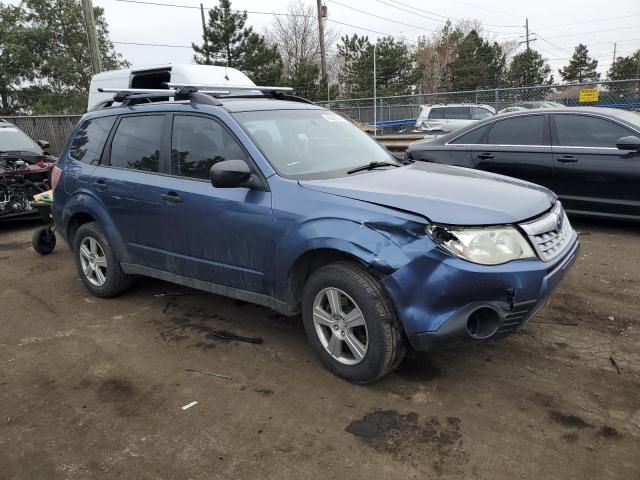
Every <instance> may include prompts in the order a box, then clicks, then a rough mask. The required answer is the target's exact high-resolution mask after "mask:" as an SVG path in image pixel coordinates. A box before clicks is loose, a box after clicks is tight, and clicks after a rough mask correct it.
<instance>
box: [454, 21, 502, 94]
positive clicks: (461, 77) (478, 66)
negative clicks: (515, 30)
mask: <svg viewBox="0 0 640 480" xmlns="http://www.w3.org/2000/svg"><path fill="white" fill-rule="evenodd" d="M505 64H506V57H505V55H504V53H503V52H502V48H501V47H500V45H498V43H496V42H493V43H489V42H488V41H486V40H483V39H482V37H480V35H478V32H476V31H475V30H472V31H470V32H469V33H468V34H467V35H466V36H465V37H464V38H463V39H462V40H460V42H459V43H458V47H457V58H456V59H455V60H454V61H453V62H451V64H450V66H449V71H450V76H451V83H452V86H453V89H454V90H474V89H477V88H496V87H499V86H500V85H501V83H502V78H503V75H504V69H505Z"/></svg>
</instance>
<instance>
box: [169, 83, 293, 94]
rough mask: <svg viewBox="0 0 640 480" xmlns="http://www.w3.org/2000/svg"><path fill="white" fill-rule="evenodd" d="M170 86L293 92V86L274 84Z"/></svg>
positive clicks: (200, 89) (199, 89)
mask: <svg viewBox="0 0 640 480" xmlns="http://www.w3.org/2000/svg"><path fill="white" fill-rule="evenodd" d="M166 85H167V87H169V88H186V87H190V88H197V89H198V91H202V90H204V89H214V90H222V89H227V90H229V89H231V90H246V91H251V90H257V91H259V92H293V87H274V86H263V85H206V84H201V83H173V82H168V83H166Z"/></svg>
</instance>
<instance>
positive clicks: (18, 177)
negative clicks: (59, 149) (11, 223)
mask: <svg viewBox="0 0 640 480" xmlns="http://www.w3.org/2000/svg"><path fill="white" fill-rule="evenodd" d="M48 148H49V143H48V142H46V141H44V140H39V141H38V142H34V141H33V140H32V139H31V138H30V137H29V136H28V135H27V134H26V133H24V132H23V131H22V130H20V129H19V128H18V127H16V126H15V125H13V124H12V123H9V122H7V121H5V120H0V220H6V219H9V218H15V217H21V216H24V215H37V214H38V211H37V210H36V209H35V207H34V201H33V196H34V195H35V194H37V193H41V192H44V191H46V190H49V188H50V187H49V176H50V172H51V169H52V168H53V164H54V162H55V160H56V159H55V157H52V156H51V155H49V154H48V153H46V150H47V149H48Z"/></svg>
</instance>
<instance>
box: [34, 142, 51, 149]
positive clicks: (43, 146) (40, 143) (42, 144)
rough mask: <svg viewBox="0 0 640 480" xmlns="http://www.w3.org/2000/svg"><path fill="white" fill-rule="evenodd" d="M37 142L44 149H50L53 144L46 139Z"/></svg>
mask: <svg viewBox="0 0 640 480" xmlns="http://www.w3.org/2000/svg"><path fill="white" fill-rule="evenodd" d="M36 143H37V144H38V145H39V146H40V148H41V149H42V150H48V149H49V147H50V146H51V144H50V143H49V142H47V141H46V140H38V141H37V142H36Z"/></svg>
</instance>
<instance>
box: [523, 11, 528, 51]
mask: <svg viewBox="0 0 640 480" xmlns="http://www.w3.org/2000/svg"><path fill="white" fill-rule="evenodd" d="M524 28H525V31H526V35H527V40H526V42H527V51H529V19H528V18H527V19H526V20H525V23H524Z"/></svg>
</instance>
